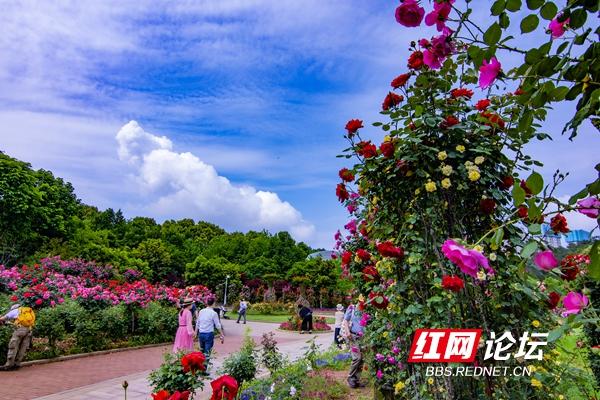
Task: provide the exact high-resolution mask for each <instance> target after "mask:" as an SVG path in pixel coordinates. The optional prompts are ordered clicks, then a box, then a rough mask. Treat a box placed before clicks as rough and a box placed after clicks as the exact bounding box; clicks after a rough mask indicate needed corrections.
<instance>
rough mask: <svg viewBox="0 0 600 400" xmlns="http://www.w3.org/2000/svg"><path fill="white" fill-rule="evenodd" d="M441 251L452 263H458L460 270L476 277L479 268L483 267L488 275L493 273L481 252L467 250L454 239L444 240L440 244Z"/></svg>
mask: <svg viewBox="0 0 600 400" xmlns="http://www.w3.org/2000/svg"><path fill="white" fill-rule="evenodd" d="M442 253H444V255H445V256H446V257H447V258H448V259H449V260H450V261H452V262H453V263H454V264H456V265H458V267H459V268H460V270H461V271H462V272H463V273H465V274H467V275H470V276H472V277H473V278H476V277H477V272H479V269H480V268H484V269H485V270H486V271H487V272H488V273H489V274H490V275H493V274H494V273H495V271H494V269H493V268H492V267H490V264H489V262H488V260H487V258H485V256H484V255H483V254H481V253H480V252H478V251H477V250H469V249H466V248H464V247H463V246H461V245H459V244H458V243H456V242H455V241H454V240H450V239H449V240H446V241H445V242H444V244H443V245H442Z"/></svg>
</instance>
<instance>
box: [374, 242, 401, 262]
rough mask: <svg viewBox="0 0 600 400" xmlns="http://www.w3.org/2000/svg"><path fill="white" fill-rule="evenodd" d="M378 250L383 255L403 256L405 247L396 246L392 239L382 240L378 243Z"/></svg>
mask: <svg viewBox="0 0 600 400" xmlns="http://www.w3.org/2000/svg"><path fill="white" fill-rule="evenodd" d="M377 251H378V252H379V254H381V255H382V256H383V257H393V258H399V259H401V258H403V257H404V249H403V248H402V247H396V246H394V244H393V243H392V242H390V241H387V242H382V243H379V244H378V245H377Z"/></svg>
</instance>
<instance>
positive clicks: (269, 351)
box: [260, 332, 284, 374]
mask: <svg viewBox="0 0 600 400" xmlns="http://www.w3.org/2000/svg"><path fill="white" fill-rule="evenodd" d="M274 336H275V335H274V333H273V332H269V333H264V334H263V336H262V340H261V342H260V344H261V345H262V350H261V352H260V359H261V362H262V364H263V365H264V366H265V368H266V369H268V370H269V372H270V373H271V374H273V372H275V371H277V370H278V369H280V368H281V367H282V366H283V363H284V359H283V355H282V354H281V353H280V352H279V349H278V348H277V341H276V340H275V338H274Z"/></svg>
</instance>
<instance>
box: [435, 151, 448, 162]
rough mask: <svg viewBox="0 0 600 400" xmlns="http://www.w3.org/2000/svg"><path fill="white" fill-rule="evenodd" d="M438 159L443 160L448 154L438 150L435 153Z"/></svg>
mask: <svg viewBox="0 0 600 400" xmlns="http://www.w3.org/2000/svg"><path fill="white" fill-rule="evenodd" d="M437 157H438V160H440V161H444V160H445V159H446V158H448V154H446V152H445V151H440V152H439V153H438V155H437Z"/></svg>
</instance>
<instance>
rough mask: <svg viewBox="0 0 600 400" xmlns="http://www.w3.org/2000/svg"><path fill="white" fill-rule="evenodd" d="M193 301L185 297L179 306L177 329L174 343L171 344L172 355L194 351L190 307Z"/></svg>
mask: <svg viewBox="0 0 600 400" xmlns="http://www.w3.org/2000/svg"><path fill="white" fill-rule="evenodd" d="M193 304H194V302H193V300H192V299H191V298H189V297H186V298H185V299H184V300H183V301H182V302H181V304H180V310H179V319H178V320H179V327H178V328H177V333H176V334H175V343H173V353H177V352H178V351H185V352H191V351H194V325H193V324H192V319H193V316H192V305H193Z"/></svg>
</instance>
